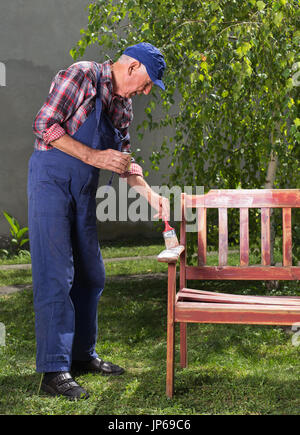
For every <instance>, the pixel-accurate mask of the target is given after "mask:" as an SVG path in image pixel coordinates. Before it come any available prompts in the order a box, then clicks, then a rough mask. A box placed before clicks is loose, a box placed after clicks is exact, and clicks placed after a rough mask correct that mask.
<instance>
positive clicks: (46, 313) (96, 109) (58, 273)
mask: <svg viewBox="0 0 300 435" xmlns="http://www.w3.org/2000/svg"><path fill="white" fill-rule="evenodd" d="M165 66H166V64H165V61H164V58H163V55H162V54H161V53H160V51H159V50H158V49H157V48H155V47H153V46H152V45H151V44H149V43H140V44H137V45H134V46H131V47H128V48H127V49H126V50H125V52H124V53H123V55H122V56H121V57H120V59H119V60H118V61H117V62H115V63H113V62H111V61H106V62H104V63H102V64H98V63H96V62H78V63H75V64H73V65H71V66H70V67H69V68H68V69H66V70H64V71H60V72H59V73H58V74H57V75H56V77H55V78H54V81H53V83H52V85H51V88H50V93H49V95H48V98H47V100H46V102H45V104H44V105H43V107H42V108H41V110H40V111H39V113H38V114H37V116H36V118H35V121H34V124H33V129H34V133H35V135H36V137H37V138H36V142H35V149H34V152H33V154H32V156H31V158H30V162H29V177H28V203H29V236H30V250H31V256H32V276H33V290H34V309H35V322H36V325H35V326H36V341H37V355H36V366H37V371H38V372H40V373H44V375H43V382H42V389H43V390H44V391H46V392H48V393H50V394H52V395H63V396H67V397H68V398H70V399H76V398H81V397H84V398H87V397H88V393H87V391H85V390H84V389H83V388H82V387H81V386H80V385H78V383H77V382H76V381H75V380H74V379H73V378H72V376H71V374H70V370H71V367H72V369H73V368H74V369H79V370H84V371H94V372H99V373H102V374H107V375H120V374H122V373H123V372H124V370H123V369H122V368H121V367H119V366H117V365H115V364H113V363H111V362H105V361H103V359H101V358H99V356H98V355H97V353H96V351H95V345H96V336H97V305H98V301H99V298H100V295H101V293H102V291H103V288H104V280H105V271H104V265H103V260H102V256H101V252H100V248H99V243H98V239H97V229H96V202H95V194H96V190H97V187H98V176H99V169H106V170H109V171H113V172H116V173H118V174H120V176H121V177H126V179H127V182H128V183H129V185H130V186H133V187H135V188H136V189H138V190H139V192H140V193H141V194H143V195H144V196H145V197H146V198H147V200H148V201H149V203H150V205H151V206H152V207H154V208H155V209H156V210H157V216H158V217H168V213H169V210H168V209H169V202H168V200H167V199H166V198H163V197H161V196H159V195H157V194H156V193H154V192H153V191H152V189H151V188H150V186H149V185H148V184H147V183H146V182H145V180H144V179H143V173H142V168H141V167H140V166H139V165H138V164H137V163H135V162H134V161H133V159H131V158H130V137H129V133H128V127H129V124H130V122H131V121H132V116H133V115H132V101H131V97H133V96H134V95H136V94H142V93H143V94H145V95H148V94H149V92H150V91H151V88H152V86H153V84H155V85H158V86H159V87H161V88H162V89H164V84H163V82H162V81H161V79H162V76H163V72H164V69H165ZM130 159H131V160H130Z"/></svg>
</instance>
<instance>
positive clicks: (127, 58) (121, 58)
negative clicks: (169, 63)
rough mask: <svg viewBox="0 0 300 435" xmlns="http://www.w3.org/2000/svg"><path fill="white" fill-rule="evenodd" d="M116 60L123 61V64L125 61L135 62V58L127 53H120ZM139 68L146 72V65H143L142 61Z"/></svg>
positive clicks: (126, 62)
mask: <svg viewBox="0 0 300 435" xmlns="http://www.w3.org/2000/svg"><path fill="white" fill-rule="evenodd" d="M118 62H120V63H123V64H124V63H125V64H128V63H131V62H136V59H135V58H134V57H130V56H127V54H122V55H121V56H120V57H119V59H118ZM141 68H142V69H143V70H144V71H145V72H147V70H146V67H145V65H144V64H143V63H141Z"/></svg>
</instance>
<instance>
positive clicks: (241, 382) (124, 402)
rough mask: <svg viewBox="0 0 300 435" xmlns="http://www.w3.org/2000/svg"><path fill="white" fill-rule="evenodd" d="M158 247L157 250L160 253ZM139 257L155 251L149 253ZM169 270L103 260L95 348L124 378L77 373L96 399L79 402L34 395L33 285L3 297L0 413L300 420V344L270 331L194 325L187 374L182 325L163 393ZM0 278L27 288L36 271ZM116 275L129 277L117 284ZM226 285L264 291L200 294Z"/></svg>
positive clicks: (289, 288) (150, 263)
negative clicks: (171, 387) (169, 390)
mask: <svg viewBox="0 0 300 435" xmlns="http://www.w3.org/2000/svg"><path fill="white" fill-rule="evenodd" d="M162 248H163V246H162V245H159V246H157V251H156V252H154V255H155V254H157V253H159V252H160V250H161V249H162ZM151 249H153V248H151ZM139 252H140V254H139V255H153V254H149V250H148V249H147V248H146V249H144V250H143V249H141V250H140V251H139ZM115 256H116V257H119V256H120V255H119V253H118V255H115ZM126 256H128V249H127V255H126ZM166 270H167V266H166V265H165V264H160V263H157V262H156V261H155V260H135V261H128V260H126V261H124V262H111V263H107V264H106V272H107V275H108V280H107V284H106V288H105V291H104V292H103V295H102V297H101V300H100V304H99V340H98V344H97V352H98V354H99V355H100V356H101V357H103V358H104V359H107V360H110V361H113V362H115V363H117V364H119V365H121V366H123V367H124V368H125V369H126V372H125V374H124V375H122V376H121V377H118V378H113V377H112V378H110V377H104V376H99V375H94V374H85V375H81V376H79V377H77V378H76V380H77V381H78V382H79V383H80V384H82V386H84V387H85V388H86V389H87V390H88V391H89V393H90V398H89V399H88V400H86V401H78V402H75V403H74V402H69V401H67V400H66V399H64V398H61V397H60V398H53V397H49V396H47V395H45V394H44V393H42V392H40V394H38V389H39V382H40V375H39V374H37V373H36V372H35V337H34V312H33V305H32V291H31V289H26V290H23V291H21V292H18V293H14V294H11V295H2V296H1V297H0V322H2V323H4V325H5V328H6V342H5V346H0V391H1V394H0V414H115V415H117V414H119V415H121V414H125V415H129V414H134V415H139V414H143V415H146V414H152V415H158V414H165V415H174V414H178V415H180V414H184V415H192V414H258V415H265V414H300V382H299V373H300V370H299V369H300V362H299V361H300V359H299V357H300V346H293V344H292V340H291V336H289V335H287V334H286V333H285V332H284V331H283V329H282V328H279V327H274V326H248V325H243V326H241V325H199V324H195V325H194V324H193V325H188V359H189V366H188V368H186V369H181V368H180V367H179V336H178V333H179V330H178V328H177V329H176V338H177V339H176V343H177V344H176V364H175V396H174V398H173V399H172V400H170V399H168V398H167V397H166V395H165V376H166V364H165V361H166V300H167V292H166V285H167V280H166V278H165V277H164V276H161V275H159V276H157V277H155V276H151V274H152V273H155V272H165V271H166ZM0 272H1V273H0V285H14V284H25V283H27V284H30V282H31V271H30V270H21V271H12V270H9V271H0ZM131 274H137V275H138V274H143V276H142V277H140V278H139V277H136V278H132V277H130V276H128V275H131ZM144 274H148V275H149V277H148V278H145V277H144ZM114 275H124V278H121V279H120V278H119V279H117V280H115V279H114V278H113V277H114ZM193 285H194V283H190V286H191V287H192V286H193ZM222 285H223V287H222V289H223V290H224V291H232V289H233V288H234V291H237V292H242V293H249V294H255V293H263V292H265V291H266V289H265V287H264V284H263V283H260V284H258V283H256V282H254V281H252V282H241V281H240V282H235V283H234V284H233V283H232V282H230V281H229V282H227V283H226V284H225V286H224V283H222V282H217V283H211V282H206V283H202V285H201V288H205V289H209V290H211V289H213V288H214V289H216V290H219V291H220V287H221V286H222ZM276 292H277V293H280V292H283V293H284V294H287V293H298V294H299V284H298V283H286V282H282V283H281V284H280V286H279V288H278V290H277V291H276ZM177 326H178V325H177Z"/></svg>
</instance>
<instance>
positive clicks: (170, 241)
mask: <svg viewBox="0 0 300 435" xmlns="http://www.w3.org/2000/svg"><path fill="white" fill-rule="evenodd" d="M164 222H165V229H164V231H163V237H164V239H165V245H166V248H167V249H171V248H175V247H176V246H178V245H179V242H178V239H177V236H176V232H175V229H174V228H172V227H171V226H170V225H169V222H168V221H167V220H166V219H164Z"/></svg>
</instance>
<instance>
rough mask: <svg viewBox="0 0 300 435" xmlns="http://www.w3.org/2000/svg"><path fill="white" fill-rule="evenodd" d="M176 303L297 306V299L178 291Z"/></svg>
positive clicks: (299, 300) (299, 301) (298, 302)
mask: <svg viewBox="0 0 300 435" xmlns="http://www.w3.org/2000/svg"><path fill="white" fill-rule="evenodd" d="M177 298H178V299H177V300H178V302H184V301H199V302H200V301H203V302H223V303H232V304H260V305H283V306H294V305H295V306H299V307H300V297H299V299H298V300H297V299H293V298H289V297H287V298H277V297H270V296H252V295H250V296H248V295H247V296H246V295H233V294H228V293H213V292H210V293H208V292H207V293H202V292H198V291H197V290H195V291H188V289H185V291H184V292H183V291H180V292H178V293H177Z"/></svg>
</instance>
